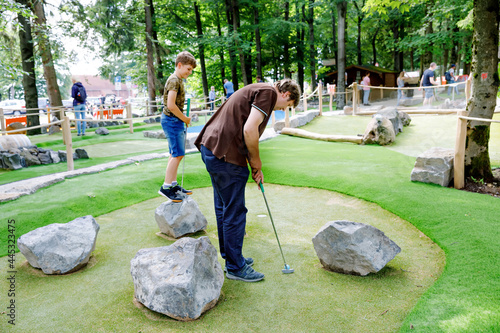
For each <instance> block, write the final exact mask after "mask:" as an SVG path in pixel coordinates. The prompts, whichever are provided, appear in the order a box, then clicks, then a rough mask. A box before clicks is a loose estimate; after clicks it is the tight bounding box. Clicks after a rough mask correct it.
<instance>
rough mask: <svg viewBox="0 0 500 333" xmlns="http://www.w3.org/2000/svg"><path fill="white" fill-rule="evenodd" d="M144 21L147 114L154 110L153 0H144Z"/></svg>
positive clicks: (152, 112) (155, 108)
mask: <svg viewBox="0 0 500 333" xmlns="http://www.w3.org/2000/svg"><path fill="white" fill-rule="evenodd" d="M144 11H145V15H146V16H145V21H146V22H145V23H146V53H147V68H148V97H149V103H148V104H150V105H151V106H150V107H149V108H148V115H152V114H154V113H155V112H156V110H157V107H156V76H155V64H154V56H155V51H154V48H153V0H145V1H144Z"/></svg>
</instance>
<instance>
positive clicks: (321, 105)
mask: <svg viewBox="0 0 500 333" xmlns="http://www.w3.org/2000/svg"><path fill="white" fill-rule="evenodd" d="M318 98H319V115H320V116H322V115H323V83H322V82H319V83H318Z"/></svg>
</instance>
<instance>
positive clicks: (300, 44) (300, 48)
mask: <svg viewBox="0 0 500 333" xmlns="http://www.w3.org/2000/svg"><path fill="white" fill-rule="evenodd" d="M296 10H297V13H300V11H299V2H298V1H297V4H296ZM300 10H301V12H302V15H300V14H299V15H297V16H298V21H299V22H303V19H304V12H305V6H304V5H302V6H301V9H300ZM303 59H304V29H303V28H302V27H301V26H299V27H298V28H297V83H298V84H299V86H300V89H302V91H304V90H305V88H304V61H303Z"/></svg>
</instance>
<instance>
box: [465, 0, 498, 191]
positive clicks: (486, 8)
mask: <svg viewBox="0 0 500 333" xmlns="http://www.w3.org/2000/svg"><path fill="white" fill-rule="evenodd" d="M473 13H474V18H473V20H474V33H473V42H472V45H473V46H472V47H473V49H472V96H471V99H470V101H469V103H468V104H467V111H469V116H470V117H475V118H487V119H492V117H493V113H494V111H495V105H496V95H497V91H498V85H499V78H498V26H499V21H500V12H499V2H498V0H474V9H473ZM489 138H490V123H488V122H478V121H468V122H467V140H466V147H465V176H466V177H467V176H470V177H474V178H475V179H483V180H484V181H486V182H490V181H491V180H492V179H493V175H492V173H491V166H490V157H489V153H488V145H489Z"/></svg>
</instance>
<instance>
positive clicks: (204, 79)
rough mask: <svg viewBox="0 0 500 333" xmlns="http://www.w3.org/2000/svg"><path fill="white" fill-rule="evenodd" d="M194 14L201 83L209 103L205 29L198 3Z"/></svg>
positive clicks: (195, 4)
mask: <svg viewBox="0 0 500 333" xmlns="http://www.w3.org/2000/svg"><path fill="white" fill-rule="evenodd" d="M194 13H195V16H196V30H197V32H198V51H199V53H200V54H199V55H200V66H201V81H202V83H203V96H204V98H205V100H206V102H208V80H207V70H206V67H205V45H204V44H203V29H202V26H201V18H200V8H199V6H198V3H197V2H195V3H194Z"/></svg>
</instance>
